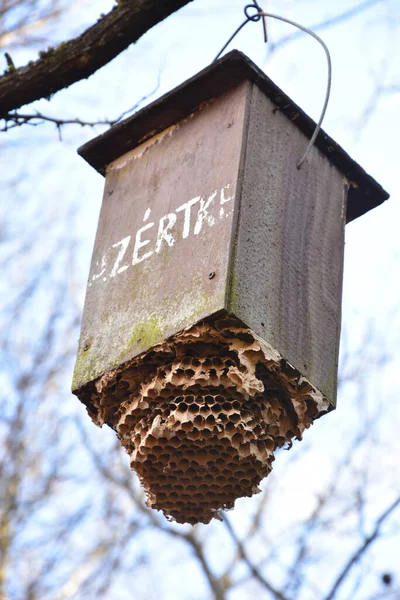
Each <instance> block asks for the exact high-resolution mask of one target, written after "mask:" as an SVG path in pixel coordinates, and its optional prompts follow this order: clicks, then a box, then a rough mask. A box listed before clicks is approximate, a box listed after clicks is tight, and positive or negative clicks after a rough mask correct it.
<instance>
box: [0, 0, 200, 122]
mask: <svg viewBox="0 0 400 600" xmlns="http://www.w3.org/2000/svg"><path fill="white" fill-rule="evenodd" d="M191 1H192V0H163V2H160V0H118V4H117V5H116V6H115V7H114V8H113V9H112V10H111V11H110V12H109V13H108V14H107V15H105V16H104V17H102V18H100V19H99V20H98V21H97V23H95V24H94V25H92V26H91V27H90V28H89V29H86V31H84V32H83V33H82V34H81V35H80V36H78V37H76V38H74V39H73V40H70V41H68V42H63V43H61V44H60V45H59V46H57V47H56V48H49V49H48V50H46V51H44V52H40V54H39V56H40V58H39V59H38V60H37V61H35V62H32V63H29V64H28V65H26V66H24V67H21V68H19V69H15V70H12V71H11V72H7V73H6V74H5V75H3V76H2V77H0V117H4V116H5V115H6V114H7V113H9V112H10V111H12V110H15V109H17V108H20V107H21V106H23V105H25V104H29V103H31V102H34V101H35V100H39V99H41V98H49V97H50V96H52V95H53V94H55V93H56V92H58V91H59V90H62V89H64V88H67V87H68V86H70V85H71V84H73V83H75V82H77V81H80V80H81V79H85V78H88V77H89V76H90V75H92V74H93V73H95V71H97V70H98V69H100V68H101V67H103V66H104V65H105V64H107V63H109V62H110V61H111V60H112V59H113V58H115V57H116V56H117V55H118V54H120V53H121V52H122V51H123V50H125V49H126V48H127V47H128V46H129V45H130V44H132V43H134V42H136V41H137V40H138V39H139V38H140V37H141V36H142V35H143V34H144V33H146V31H148V30H149V29H151V28H152V27H154V25H157V23H159V22H160V21H162V20H163V19H165V18H166V17H168V16H169V15H171V14H172V13H173V12H175V11H176V10H178V9H180V8H182V7H183V6H185V5H186V4H188V3H189V2H191Z"/></svg>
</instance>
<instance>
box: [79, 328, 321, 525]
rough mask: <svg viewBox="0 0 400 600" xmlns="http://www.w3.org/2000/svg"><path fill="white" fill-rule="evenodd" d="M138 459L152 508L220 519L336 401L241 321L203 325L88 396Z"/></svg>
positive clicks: (193, 519)
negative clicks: (330, 400) (277, 454)
mask: <svg viewBox="0 0 400 600" xmlns="http://www.w3.org/2000/svg"><path fill="white" fill-rule="evenodd" d="M80 398H81V400H82V401H83V402H84V403H85V404H86V406H87V408H88V412H89V414H90V416H91V417H92V419H93V421H94V422H95V423H96V424H97V425H100V426H102V425H103V424H105V423H106V424H108V425H109V426H111V427H112V428H113V429H114V430H115V431H116V432H117V435H118V438H119V439H120V441H121V444H122V445H123V447H124V448H125V450H126V452H127V453H128V454H129V456H130V463H131V467H132V468H133V469H134V470H135V471H136V472H137V474H138V476H139V478H140V481H141V484H142V486H143V488H144V489H145V491H146V493H147V502H146V503H147V505H148V506H150V507H152V508H155V509H158V510H160V511H162V512H163V513H164V515H165V516H166V517H167V518H168V519H170V520H174V521H176V522H178V523H191V524H193V525H194V524H196V523H199V522H201V523H209V522H210V520H211V519H212V518H221V515H220V511H221V510H224V509H231V508H233V506H234V502H235V500H236V499H237V498H240V497H244V496H252V495H253V494H256V493H257V492H259V491H260V490H259V487H258V486H259V483H260V481H261V480H262V479H263V478H264V477H266V476H267V475H268V474H269V472H270V471H271V469H272V462H273V460H274V452H275V450H276V449H278V448H282V447H283V446H285V445H286V446H288V447H290V446H291V444H292V440H293V438H297V439H301V436H302V433H303V431H304V429H306V428H308V427H309V426H310V425H311V424H312V422H313V421H314V420H315V419H316V418H317V417H319V416H321V414H323V413H324V412H327V411H328V410H329V404H328V401H327V400H326V399H325V398H323V397H322V395H321V394H320V393H319V392H317V391H316V390H315V389H314V388H313V387H312V386H311V385H310V383H309V382H308V381H307V380H305V379H304V378H303V377H302V376H301V374H300V373H299V372H298V371H297V370H296V369H294V368H293V367H291V366H290V365H289V364H288V363H287V362H286V361H285V360H283V359H282V358H281V357H280V356H279V354H278V353H277V352H276V351H275V350H274V349H273V348H272V347H270V346H269V345H267V344H266V343H265V342H264V341H262V340H261V339H259V338H257V336H256V335H255V334H254V333H253V332H252V331H251V330H250V329H248V328H246V327H244V326H243V325H242V324H241V323H240V322H239V321H237V320H236V319H232V318H228V317H225V318H221V319H219V320H218V319H217V320H214V321H213V322H204V323H201V324H199V325H195V326H193V327H191V328H189V329H187V330H185V331H182V332H181V333H179V334H177V335H175V336H173V337H172V338H170V339H168V340H167V341H165V342H164V343H162V344H160V345H157V346H154V347H153V348H151V349H150V350H149V351H148V352H146V353H144V354H142V355H141V356H139V357H136V358H135V359H133V360H131V361H130V362H129V363H125V364H124V365H122V366H121V367H119V368H117V369H115V370H114V371H112V372H109V373H106V374H105V375H103V376H102V377H100V378H99V379H97V380H96V381H95V382H94V383H92V384H89V386H86V388H85V390H82V391H81V393H80Z"/></svg>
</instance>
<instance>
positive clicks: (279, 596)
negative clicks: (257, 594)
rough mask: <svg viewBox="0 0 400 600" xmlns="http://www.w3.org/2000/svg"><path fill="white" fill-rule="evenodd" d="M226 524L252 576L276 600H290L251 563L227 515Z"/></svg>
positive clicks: (225, 517)
mask: <svg viewBox="0 0 400 600" xmlns="http://www.w3.org/2000/svg"><path fill="white" fill-rule="evenodd" d="M224 523H225V525H226V528H227V529H228V531H229V533H230V536H231V538H232V539H233V541H234V542H235V545H236V547H237V549H238V552H239V554H240V556H241V557H242V559H243V560H244V562H245V563H246V565H247V567H248V568H249V570H250V572H251V574H252V575H253V577H254V578H255V579H257V581H258V582H259V583H261V585H262V586H263V587H264V588H265V589H266V590H268V591H269V592H270V593H271V594H272V595H273V596H274V598H276V600H288V599H287V598H286V596H285V595H284V594H283V593H282V592H280V591H279V590H277V589H276V588H274V587H273V585H271V584H270V583H269V581H267V580H266V579H265V577H264V576H263V575H262V574H261V573H260V571H259V570H258V569H257V567H256V566H255V565H253V563H252V562H251V561H250V559H249V557H248V556H247V553H246V550H245V548H244V546H243V544H242V542H241V541H240V539H239V538H238V536H237V535H236V532H235V530H234V529H233V527H232V525H231V522H230V521H229V519H228V517H227V516H226V515H224Z"/></svg>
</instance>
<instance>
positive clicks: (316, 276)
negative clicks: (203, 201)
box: [228, 84, 346, 404]
mask: <svg viewBox="0 0 400 600" xmlns="http://www.w3.org/2000/svg"><path fill="white" fill-rule="evenodd" d="M248 111H249V119H248V132H247V140H245V141H244V152H243V157H242V174H241V193H240V198H239V199H238V200H239V207H238V211H237V235H236V239H235V241H234V245H233V259H232V260H233V268H232V280H231V289H230V298H229V303H228V306H229V310H230V311H231V312H233V313H234V314H235V315H236V316H237V317H238V318H239V319H241V320H242V321H243V322H244V323H246V325H247V326H248V327H250V328H252V329H253V330H254V331H255V332H256V333H257V334H258V335H260V336H261V337H262V338H264V339H265V340H266V341H267V342H268V343H269V344H271V345H272V346H273V347H274V348H275V349H276V350H278V351H279V352H280V354H281V355H282V356H283V357H284V358H285V359H286V360H288V361H289V363H291V364H292V365H293V366H294V367H296V368H297V369H298V370H299V371H300V372H301V373H302V374H303V375H304V376H305V377H307V379H309V380H310V381H311V382H312V384H313V385H315V386H316V387H317V388H318V389H319V390H320V391H321V392H322V393H323V394H324V395H325V396H326V397H327V398H328V399H329V401H330V402H331V403H332V404H334V403H335V401H336V388H337V367H338V350H339V336H340V323H341V295H342V272H343V253H344V225H345V214H346V187H345V178H344V176H343V175H342V174H341V173H340V172H339V171H338V170H337V169H336V168H335V167H334V166H332V164H331V163H330V162H329V160H328V159H327V158H326V157H325V156H324V155H323V154H321V153H320V152H319V151H317V150H314V151H313V152H312V153H311V154H310V157H309V159H308V160H307V162H306V163H305V164H304V165H303V167H302V168H301V170H300V171H299V170H298V169H297V168H296V163H297V161H298V160H299V157H300V156H301V155H302V153H303V152H304V148H305V146H306V143H307V138H306V137H305V136H304V135H303V134H302V133H301V132H300V131H299V130H298V129H297V128H296V127H294V126H293V124H292V123H291V122H290V120H289V119H288V118H287V117H285V116H284V115H282V114H281V113H280V112H277V111H274V105H273V104H272V102H271V101H270V99H269V98H267V97H266V96H265V94H264V93H263V92H262V91H261V90H260V89H259V87H258V86H257V85H256V84H253V91H252V98H251V102H250V103H249V104H248Z"/></svg>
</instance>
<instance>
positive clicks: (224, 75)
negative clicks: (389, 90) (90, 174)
mask: <svg viewBox="0 0 400 600" xmlns="http://www.w3.org/2000/svg"><path fill="white" fill-rule="evenodd" d="M245 80H250V81H252V82H254V83H255V84H257V85H258V86H259V88H260V89H261V90H262V91H263V92H264V93H265V94H266V95H267V96H268V97H269V98H270V100H271V101H272V102H273V103H274V104H275V105H276V107H277V108H278V109H279V110H280V111H281V112H282V113H284V114H285V115H286V116H287V117H288V118H289V119H290V120H291V121H292V122H293V125H294V126H295V127H298V128H299V129H300V130H301V131H302V132H303V133H304V134H305V135H306V136H307V137H308V138H311V136H312V134H313V132H314V129H315V126H316V123H315V122H314V121H313V120H312V119H311V118H310V117H309V116H308V115H307V114H306V113H305V112H304V111H303V110H302V109H301V108H299V106H297V104H295V103H294V102H293V100H291V99H290V98H289V96H287V95H286V94H285V93H284V92H283V91H282V90H281V89H280V88H279V87H278V86H277V85H276V84H275V83H274V82H273V81H271V79H270V78H269V77H268V76H267V75H265V73H264V72H263V71H261V70H260V69H259V68H258V67H257V65H255V64H254V63H253V62H252V61H251V60H250V59H249V58H248V57H247V56H245V55H244V54H243V53H242V52H239V51H238V50H233V51H232V52H229V54H226V55H225V56H223V57H222V58H221V59H219V60H218V61H216V62H214V63H212V64H211V65H210V66H208V67H206V68H205V69H203V70H202V71H200V73H198V74H197V75H195V76H194V77H191V78H190V79H188V80H187V81H185V82H184V83H182V84H181V85H179V86H178V87H176V88H175V89H173V90H172V91H171V92H168V93H167V94H165V95H164V96H162V97H161V98H159V99H158V100H156V101H155V102H152V103H151V104H149V105H148V106H146V107H145V108H143V109H142V110H140V111H138V112H137V113H136V114H134V115H133V116H131V117H129V118H127V119H125V120H124V121H121V122H120V123H118V124H116V125H114V126H113V127H111V128H110V129H109V130H108V131H106V132H105V133H103V134H101V135H99V136H98V137H96V138H94V139H93V140H91V141H89V142H87V143H86V144H84V145H83V146H81V147H80V148H79V150H78V153H79V154H80V155H81V156H82V157H83V158H84V159H85V160H86V161H87V162H88V163H89V164H90V165H92V167H94V168H95V169H96V170H97V171H99V172H100V173H102V174H103V175H104V173H105V168H106V166H107V165H108V164H110V162H112V161H113V160H115V159H116V158H118V157H120V156H122V155H123V154H125V153H126V152H129V151H130V150H132V149H133V148H135V147H136V146H138V145H139V144H141V143H143V142H144V141H146V140H148V139H149V138H151V137H152V136H154V135H155V134H157V133H159V132H161V131H163V130H164V129H166V128H167V127H170V126H171V125H174V124H175V123H177V122H179V121H181V120H182V119H184V118H186V117H187V116H188V115H190V114H191V113H192V112H194V111H195V110H196V109H197V108H198V107H199V106H200V105H201V104H203V103H204V102H207V101H210V100H212V99H214V98H218V97H219V96H221V95H222V94H223V93H224V92H226V91H227V90H229V89H230V88H232V87H233V86H235V85H238V84H239V83H241V82H242V81H245ZM315 146H316V147H317V148H319V150H320V151H321V152H322V153H323V154H325V156H326V157H327V158H328V159H329V160H330V162H331V163H332V164H333V165H335V167H337V169H338V170H339V171H340V172H341V173H343V175H344V176H345V177H346V178H347V179H348V180H349V182H350V189H349V194H348V204H347V218H346V222H347V223H348V222H349V221H352V220H353V219H356V218H357V217H360V216H361V215H363V214H365V213H366V212H368V211H369V210H371V209H372V208H375V207H376V206H379V205H380V204H382V202H384V201H385V200H387V198H389V194H388V193H387V192H386V191H385V190H384V189H383V188H382V187H381V186H380V185H379V183H377V182H376V181H375V180H374V179H373V178H372V177H371V176H370V175H368V173H366V172H365V171H364V169H363V168H362V167H361V166H360V165H359V164H357V163H356V162H355V161H354V160H353V159H352V158H351V157H350V156H349V155H348V154H347V152H345V151H344V150H343V148H341V147H340V146H339V144H337V143H336V142H335V141H334V140H333V139H332V138H331V137H329V136H328V135H327V134H326V133H325V132H324V131H323V130H322V129H321V131H320V132H319V134H318V137H317V139H316V141H315Z"/></svg>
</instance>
